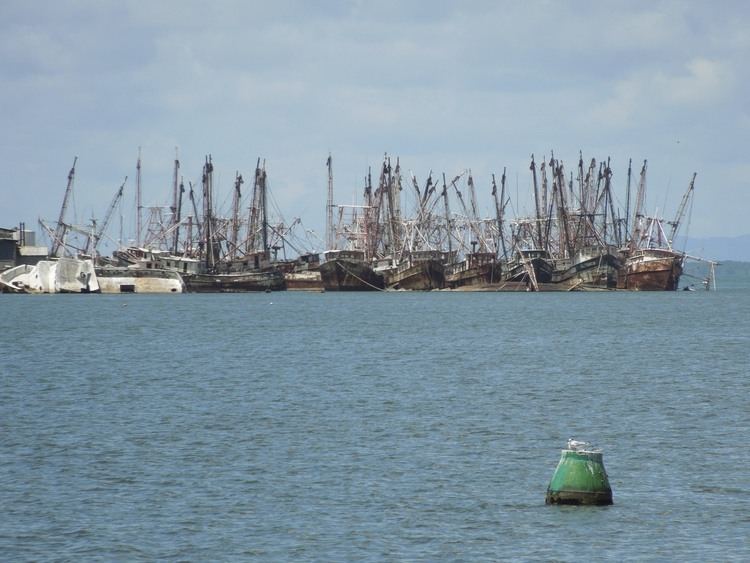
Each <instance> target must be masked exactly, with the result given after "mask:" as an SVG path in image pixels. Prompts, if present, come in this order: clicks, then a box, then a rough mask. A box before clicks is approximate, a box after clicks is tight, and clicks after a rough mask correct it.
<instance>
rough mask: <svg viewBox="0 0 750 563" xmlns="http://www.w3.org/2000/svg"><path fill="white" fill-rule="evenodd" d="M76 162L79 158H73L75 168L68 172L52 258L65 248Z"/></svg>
mask: <svg viewBox="0 0 750 563" xmlns="http://www.w3.org/2000/svg"><path fill="white" fill-rule="evenodd" d="M76 162H78V157H77V156H76V157H75V158H73V167H72V168H71V169H70V172H68V185H67V187H66V188H65V197H64V198H63V204H62V207H61V208H60V218H59V219H58V220H57V226H56V227H55V232H54V234H52V250H51V252H50V256H59V254H60V250H61V249H62V248H63V247H64V246H65V236H66V235H67V232H68V225H67V224H66V223H65V211H66V210H67V209H68V201H69V200H70V194H71V193H72V192H73V180H74V178H75V174H76Z"/></svg>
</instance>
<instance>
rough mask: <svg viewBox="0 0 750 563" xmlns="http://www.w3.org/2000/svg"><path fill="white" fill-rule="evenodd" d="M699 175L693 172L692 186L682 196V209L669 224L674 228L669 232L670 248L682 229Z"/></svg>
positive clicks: (668, 241)
mask: <svg viewBox="0 0 750 563" xmlns="http://www.w3.org/2000/svg"><path fill="white" fill-rule="evenodd" d="M697 175H698V173H697V172H693V178H692V179H691V180H690V185H689V186H688V189H687V191H686V192H685V194H684V195H683V196H682V201H681V202H680V207H678V208H677V215H675V218H674V221H668V223H669V224H670V225H671V226H672V229H671V231H670V232H669V239H668V240H667V243H668V244H669V247H670V248H671V247H672V243H673V242H674V237H675V235H676V234H677V229H679V228H680V222H681V221H682V219H683V217H684V216H685V211H686V209H687V206H688V203H689V202H690V197H691V196H692V195H693V189H694V187H695V177H696V176H697Z"/></svg>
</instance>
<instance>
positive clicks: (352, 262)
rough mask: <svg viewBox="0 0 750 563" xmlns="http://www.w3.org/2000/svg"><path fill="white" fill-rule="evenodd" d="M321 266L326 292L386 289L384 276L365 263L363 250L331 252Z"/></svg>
mask: <svg viewBox="0 0 750 563" xmlns="http://www.w3.org/2000/svg"><path fill="white" fill-rule="evenodd" d="M325 258H326V261H325V262H323V263H322V264H321V265H320V278H321V281H322V282H323V288H324V289H325V290H326V291H378V290H382V289H384V288H385V280H384V279H383V275H382V274H381V273H379V272H376V271H375V270H374V269H373V268H372V266H370V265H369V264H368V263H367V262H365V253H364V252H363V251H361V250H329V251H328V252H326V253H325Z"/></svg>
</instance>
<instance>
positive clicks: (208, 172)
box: [203, 155, 216, 271]
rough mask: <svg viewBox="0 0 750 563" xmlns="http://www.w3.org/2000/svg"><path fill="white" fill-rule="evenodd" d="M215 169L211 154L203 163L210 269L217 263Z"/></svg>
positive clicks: (205, 224) (204, 202) (204, 221)
mask: <svg viewBox="0 0 750 563" xmlns="http://www.w3.org/2000/svg"><path fill="white" fill-rule="evenodd" d="M213 171H214V165H213V163H212V161H211V155H208V156H207V157H206V163H205V164H204V165H203V233H204V239H205V245H206V267H207V268H208V269H209V271H210V270H212V269H213V268H214V266H215V265H216V255H215V252H214V250H215V249H214V232H213V230H214V228H213V227H214V225H213V201H212V199H213V194H212V190H213V185H212V184H213Z"/></svg>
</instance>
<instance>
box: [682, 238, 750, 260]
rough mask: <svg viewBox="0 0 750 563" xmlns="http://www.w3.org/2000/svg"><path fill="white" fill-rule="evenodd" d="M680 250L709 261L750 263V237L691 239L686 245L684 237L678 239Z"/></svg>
mask: <svg viewBox="0 0 750 563" xmlns="http://www.w3.org/2000/svg"><path fill="white" fill-rule="evenodd" d="M674 246H675V248H676V249H678V250H683V249H684V250H685V252H687V253H688V254H690V255H692V256H699V257H701V258H707V259H709V260H718V261H720V262H723V261H727V260H735V261H739V262H750V235H741V236H738V237H708V238H695V237H689V238H688V240H687V244H685V239H684V237H677V244H675V245H674Z"/></svg>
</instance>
